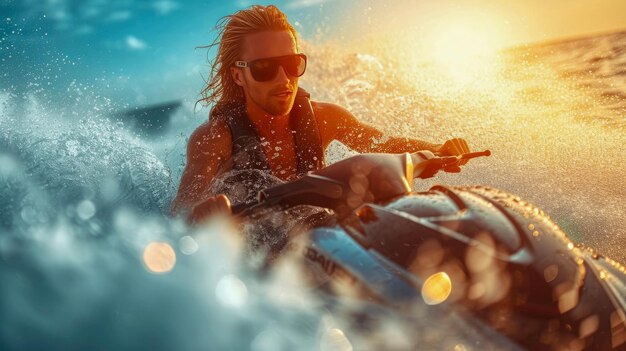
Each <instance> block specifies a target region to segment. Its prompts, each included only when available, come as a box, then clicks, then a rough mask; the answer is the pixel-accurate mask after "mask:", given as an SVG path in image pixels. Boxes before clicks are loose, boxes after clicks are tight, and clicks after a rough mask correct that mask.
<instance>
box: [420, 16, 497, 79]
mask: <svg viewBox="0 0 626 351" xmlns="http://www.w3.org/2000/svg"><path fill="white" fill-rule="evenodd" d="M502 36H503V35H502V33H501V32H500V31H498V30H497V29H496V28H495V27H493V26H491V27H490V26H489V24H488V22H485V23H480V22H467V21H460V20H450V21H442V22H441V25H440V26H438V28H433V31H432V32H431V34H430V35H428V36H427V37H426V38H424V45H425V46H426V52H427V55H428V56H429V57H430V59H431V60H432V61H433V62H434V63H435V64H436V65H437V66H439V68H441V69H442V70H443V71H444V72H446V73H447V74H449V75H450V76H451V77H452V78H454V79H456V80H457V81H459V82H471V81H473V80H474V79H475V78H476V77H477V76H479V75H484V74H487V72H486V71H488V70H489V68H490V65H491V64H492V63H493V61H494V58H495V56H496V53H497V51H498V50H499V49H501V48H502V42H503V38H502Z"/></svg>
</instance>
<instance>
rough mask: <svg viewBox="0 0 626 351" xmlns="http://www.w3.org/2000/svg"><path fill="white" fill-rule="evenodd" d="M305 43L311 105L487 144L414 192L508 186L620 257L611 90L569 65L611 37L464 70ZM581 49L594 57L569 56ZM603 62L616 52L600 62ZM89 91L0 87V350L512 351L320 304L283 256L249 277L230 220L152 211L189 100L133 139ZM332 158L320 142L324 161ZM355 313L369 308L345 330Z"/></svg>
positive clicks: (425, 321) (423, 324)
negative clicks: (55, 97) (165, 121)
mask: <svg viewBox="0 0 626 351" xmlns="http://www.w3.org/2000/svg"><path fill="white" fill-rule="evenodd" d="M304 44H305V46H307V48H306V51H307V52H308V53H310V54H309V56H310V69H309V71H308V72H307V75H306V76H305V77H304V78H303V79H302V81H301V84H302V85H303V86H304V87H306V88H308V89H309V90H310V92H311V93H312V96H313V98H314V100H326V101H332V102H336V103H338V104H340V105H343V106H346V107H347V108H349V109H350V110H351V111H352V112H353V113H354V114H355V115H357V116H358V117H359V118H360V119H362V120H364V121H366V122H369V123H372V124H374V125H376V126H378V127H380V128H381V129H383V130H385V131H387V132H389V133H393V134H396V135H398V134H401V135H405V136H410V137H415V138H421V139H425V140H429V141H439V142H441V141H443V140H445V139H446V138H449V137H452V136H461V137H464V138H466V139H467V140H469V142H470V145H471V146H472V147H473V148H474V149H477V150H478V149H487V148H488V149H491V150H492V152H493V155H494V156H493V157H491V158H489V159H483V160H476V161H475V162H472V163H470V164H468V165H467V166H466V167H465V169H464V171H463V172H462V173H461V174H458V175H451V174H443V175H440V176H438V177H437V178H435V179H434V180H429V181H419V182H417V183H416V184H415V185H416V189H427V188H428V187H429V186H430V185H432V184H433V183H447V184H486V185H490V186H492V187H498V188H502V189H505V190H507V191H510V192H512V193H516V194H518V195H520V196H522V197H524V198H526V199H527V200H530V201H531V202H534V203H535V204H537V205H538V206H540V207H542V208H543V209H544V210H545V211H546V212H547V213H549V214H550V215H551V216H552V217H553V219H554V220H555V221H556V222H557V223H559V224H560V226H561V227H563V228H564V229H565V230H566V231H567V232H568V233H569V234H570V235H571V236H572V237H573V238H574V240H575V241H577V242H581V243H584V244H587V245H589V246H592V247H594V248H596V249H598V251H599V252H600V253H604V254H607V255H608V256H611V257H613V258H615V259H617V260H620V261H622V262H623V261H626V257H625V256H624V252H623V251H622V250H621V247H623V245H624V243H625V240H626V229H624V228H623V226H622V220H623V219H624V212H623V208H622V205H621V203H622V201H623V199H624V198H625V196H626V190H625V189H624V187H623V179H624V178H625V176H626V169H625V167H626V165H625V164H624V162H620V160H623V156H622V153H621V152H622V151H621V144H622V143H623V140H624V110H623V108H624V105H625V103H624V97H623V96H620V95H619V94H617V93H611V94H608V93H607V94H604V95H603V92H604V93H606V91H604V90H603V89H605V88H606V87H605V86H604V85H602V84H604V83H606V82H608V79H610V78H600V77H599V76H597V75H596V73H593V72H592V73H589V74H586V73H585V74H582V73H580V72H588V70H587V66H586V65H591V66H593V67H601V68H598V69H597V70H596V71H594V72H600V73H597V74H603V75H604V76H607V74H606V72H605V71H604V70H606V69H609V70H613V71H612V72H613V73H614V74H616V75H619V74H618V73H619V72H617V71H615V70H616V69H618V68H615V67H621V68H619V69H623V64H622V63H623V60H624V56H623V55H626V54H625V53H624V51H621V52H617V53H616V54H615V55H617V56H616V57H615V58H614V57H612V56H611V57H609V56H608V54H606V50H608V49H607V45H609V46H610V47H613V46H615V47H620V48H621V47H624V36H623V35H622V36H620V35H616V36H608V37H599V38H591V39H588V40H587V41H580V42H578V43H576V42H575V43H570V44H567V45H565V44H562V43H561V44H558V45H556V44H555V45H556V46H553V47H552V48H551V49H546V47H529V48H519V49H517V50H513V51H508V52H504V53H501V54H500V55H499V56H498V57H494V58H491V61H485V62H484V63H485V64H484V65H483V66H481V67H474V68H469V67H467V68H466V70H461V71H459V70H456V71H449V70H447V69H446V68H445V67H440V66H438V65H437V64H433V63H428V62H424V63H419V62H421V61H419V60H418V59H416V57H415V53H414V52H411V50H409V49H408V47H398V46H394V45H396V44H397V43H390V42H378V43H376V42H374V43H373V42H368V43H367V44H360V43H355V44H353V45H352V46H350V47H343V46H339V45H335V44H332V43H321V44H317V43H310V42H309V43H304ZM581 47H582V48H585V49H584V52H597V53H598V56H593V57H584V58H581V57H580V55H578V54H576V53H577V52H579V51H580V50H582V49H581ZM555 48H556V49H555ZM590 50H591V51H590ZM555 51H556V52H557V53H556V54H554V53H553V52H555ZM548 52H552V53H551V54H549V53H548ZM611 52H613V51H611ZM611 55H613V54H611ZM607 57H608V58H607ZM611 60H613V61H616V62H618V63H616V64H615V65H614V66H610V65H608V66H606V65H607V62H613V61H611ZM620 60H621V61H620ZM406 62H414V63H415V64H411V65H407V64H406ZM563 62H565V63H563ZM619 62H622V63H619ZM602 65H604V66H602ZM572 67H574V68H575V71H576V72H579V73H580V74H579V73H571V72H572ZM607 67H608V68H607ZM567 72H569V73H567ZM602 72H603V73H602ZM581 75H582V77H581ZM603 79H604V80H603ZM590 82H592V83H594V84H596V85H598V84H599V85H600V86H596V85H593V84H591V83H590ZM601 83H602V84H601ZM590 84H591V85H590ZM609 85H610V84H609ZM611 89H613V88H611ZM615 89H621V88H615ZM598 91H601V93H597V92H598ZM93 93H94V94H90V93H89V92H86V93H81V94H83V95H81V99H80V101H76V103H74V104H70V103H69V102H67V101H64V102H62V103H65V104H64V106H59V107H55V106H50V102H49V101H43V102H42V101H39V100H38V99H37V98H35V97H34V96H35V95H25V96H15V95H12V93H10V92H9V93H7V92H5V93H3V94H0V199H1V200H0V260H1V261H2V265H0V281H2V285H3V287H2V289H1V290H0V310H2V313H1V314H0V322H1V323H0V324H2V325H3V328H2V330H0V348H2V349H35V348H41V346H42V345H45V348H46V349H77V350H78V349H146V348H151V349H196V348H203V349H204V348H208V349H234V350H238V349H254V350H267V349H285V350H288V349H305V350H306V349H328V350H348V349H359V350H360V349H371V350H376V349H382V348H387V349H394V348H395V349H407V348H409V349H410V348H415V346H416V345H419V346H420V347H421V348H429V347H431V348H438V349H441V348H447V349H452V348H454V349H472V345H474V344H475V343H476V342H477V340H478V341H479V342H480V345H481V348H489V349H510V348H511V345H509V344H507V342H506V340H502V339H499V338H498V337H497V336H495V335H493V333H490V332H489V331H486V330H484V329H482V328H481V327H480V326H476V325H474V324H473V322H471V320H468V319H467V318H465V317H463V316H459V315H455V314H452V315H450V314H446V313H444V312H441V311H433V310H416V311H411V316H410V318H409V317H407V316H397V315H393V314H390V313H389V311H386V310H384V309H383V308H381V307H377V306H367V305H366V306H363V305H361V304H358V303H354V304H353V305H350V304H343V307H342V309H343V310H341V311H334V312H341V313H332V314H331V313H330V311H329V310H330V309H329V308H328V306H329V305H332V303H330V304H329V303H327V301H323V299H322V298H320V297H319V296H315V295H313V294H311V291H309V290H308V289H307V288H306V287H305V286H306V284H305V283H304V282H302V280H303V279H304V278H302V277H301V272H300V271H299V270H298V269H297V267H295V264H292V262H290V261H289V260H284V261H281V262H280V263H279V267H277V269H276V270H275V271H274V272H273V273H272V274H271V276H270V277H267V278H266V279H259V277H258V276H256V275H254V274H251V273H250V270H249V269H248V268H247V267H245V266H242V265H241V260H240V257H239V256H240V255H242V253H243V252H247V251H246V250H245V249H243V247H244V246H245V245H246V243H242V242H241V240H240V236H239V234H238V233H236V231H235V230H234V229H233V228H232V226H230V224H228V222H223V221H218V220H216V221H213V222H211V223H209V224H208V225H207V226H205V227H201V228H198V229H195V230H191V229H190V228H187V227H186V226H185V225H184V224H183V223H181V222H179V221H178V220H173V219H169V218H167V217H166V216H164V213H166V212H167V210H168V207H169V203H170V201H171V199H172V197H173V194H174V190H175V189H176V185H177V181H178V178H179V175H180V171H181V168H180V165H181V163H182V162H183V161H182V159H183V156H184V146H185V145H184V142H180V141H181V138H180V136H179V135H180V133H181V131H184V133H185V134H186V135H188V131H190V130H192V129H193V127H195V125H197V124H198V123H199V122H201V121H199V120H198V119H197V118H196V119H193V118H187V116H186V115H185V114H188V113H189V112H188V111H190V110H191V109H188V110H185V111H183V112H181V113H182V114H184V115H185V116H179V117H180V118H179V120H180V121H182V122H181V123H180V124H178V125H176V124H174V125H169V126H167V128H168V130H167V132H166V134H165V136H164V137H163V138H161V139H156V140H155V139H152V140H150V139H142V138H140V137H138V136H136V135H135V134H133V133H132V132H130V131H128V130H127V129H126V128H124V127H123V126H120V125H118V124H116V123H114V122H111V121H109V120H108V119H105V118H103V117H102V115H101V114H100V113H99V112H98V111H97V110H94V109H91V108H87V111H84V109H83V108H81V107H79V106H78V104H79V103H80V105H83V104H84V103H85V102H87V103H88V104H91V103H94V104H95V105H94V106H100V107H101V108H100V110H106V109H109V108H110V106H109V105H110V102H109V101H106V99H104V98H98V97H94V96H95V95H96V94H95V92H93ZM102 100H105V102H104V103H100V102H101V101H102ZM90 107H91V106H90ZM77 111H82V112H80V113H78V112H77ZM611 114H614V115H615V117H611ZM164 144H165V145H168V146H167V147H164V146H163V145H164ZM345 154H349V151H347V150H345V149H342V148H341V146H337V145H335V146H333V147H332V149H331V150H329V155H328V156H329V159H331V160H337V159H339V158H341V157H343V155H345ZM172 155H173V156H172ZM364 311H365V312H364ZM364 314H365V315H369V316H377V317H378V318H377V319H376V321H374V320H371V321H369V320H368V323H369V324H368V327H367V328H365V330H363V329H362V328H356V327H355V324H356V323H355V320H359V319H360V318H361V319H362V318H365V317H363V316H364ZM442 326H443V328H442ZM361 327H362V326H361ZM444 331H445V332H444ZM68 340H69V341H68ZM485 345H488V346H485Z"/></svg>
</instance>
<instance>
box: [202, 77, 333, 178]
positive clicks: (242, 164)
mask: <svg viewBox="0 0 626 351" xmlns="http://www.w3.org/2000/svg"><path fill="white" fill-rule="evenodd" d="M310 96H311V95H310V94H309V93H308V92H307V91H306V90H304V89H302V88H298V92H297V94H296V99H295V102H294V104H293V108H292V109H291V112H290V113H289V128H290V129H291V133H292V135H293V136H294V139H295V146H296V159H297V162H298V164H297V171H296V174H297V176H298V177H302V176H303V175H305V174H306V173H307V172H309V171H314V170H317V169H320V168H322V167H324V150H322V139H321V137H320V133H319V130H318V128H317V122H316V120H315V115H314V114H313V107H312V106H311V101H310ZM210 118H221V119H223V120H224V121H225V122H226V123H227V124H228V127H229V128H230V133H231V135H232V140H233V148H232V159H231V168H230V169H231V170H247V169H258V170H262V171H267V172H270V173H271V169H270V165H269V163H268V161H267V157H266V155H265V153H264V152H263V147H262V146H261V140H260V138H259V135H258V133H257V132H256V130H255V128H254V126H253V125H252V122H250V118H249V117H248V114H247V113H246V109H245V106H244V105H243V104H241V103H236V104H226V105H223V106H222V107H221V108H214V109H213V110H212V111H211V117H210Z"/></svg>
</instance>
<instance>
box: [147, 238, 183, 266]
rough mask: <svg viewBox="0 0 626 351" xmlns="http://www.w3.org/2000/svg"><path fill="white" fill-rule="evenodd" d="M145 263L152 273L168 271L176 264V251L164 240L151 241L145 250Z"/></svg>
mask: <svg viewBox="0 0 626 351" xmlns="http://www.w3.org/2000/svg"><path fill="white" fill-rule="evenodd" d="M143 263H144V265H145V266H146V268H147V269H148V270H149V271H150V272H152V273H167V272H169V271H171V270H172V268H174V266H175V265H176V253H175V252H174V249H172V246H171V245H170V244H168V243H163V242H151V243H150V244H148V245H147V246H146V248H145V249H144V250H143Z"/></svg>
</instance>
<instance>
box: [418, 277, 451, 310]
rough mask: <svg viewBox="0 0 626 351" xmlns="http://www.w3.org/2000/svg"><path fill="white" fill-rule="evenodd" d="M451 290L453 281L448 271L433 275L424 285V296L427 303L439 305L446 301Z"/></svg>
mask: <svg viewBox="0 0 626 351" xmlns="http://www.w3.org/2000/svg"><path fill="white" fill-rule="evenodd" d="M451 292H452V281H451V280H450V276H448V274H447V273H446V272H438V273H435V274H433V275H431V276H430V277H428V279H426V281H425V282H424V285H422V298H423V299H424V302H426V304H427V305H437V304H440V303H442V302H444V301H446V300H447V299H448V296H450V293H451Z"/></svg>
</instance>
